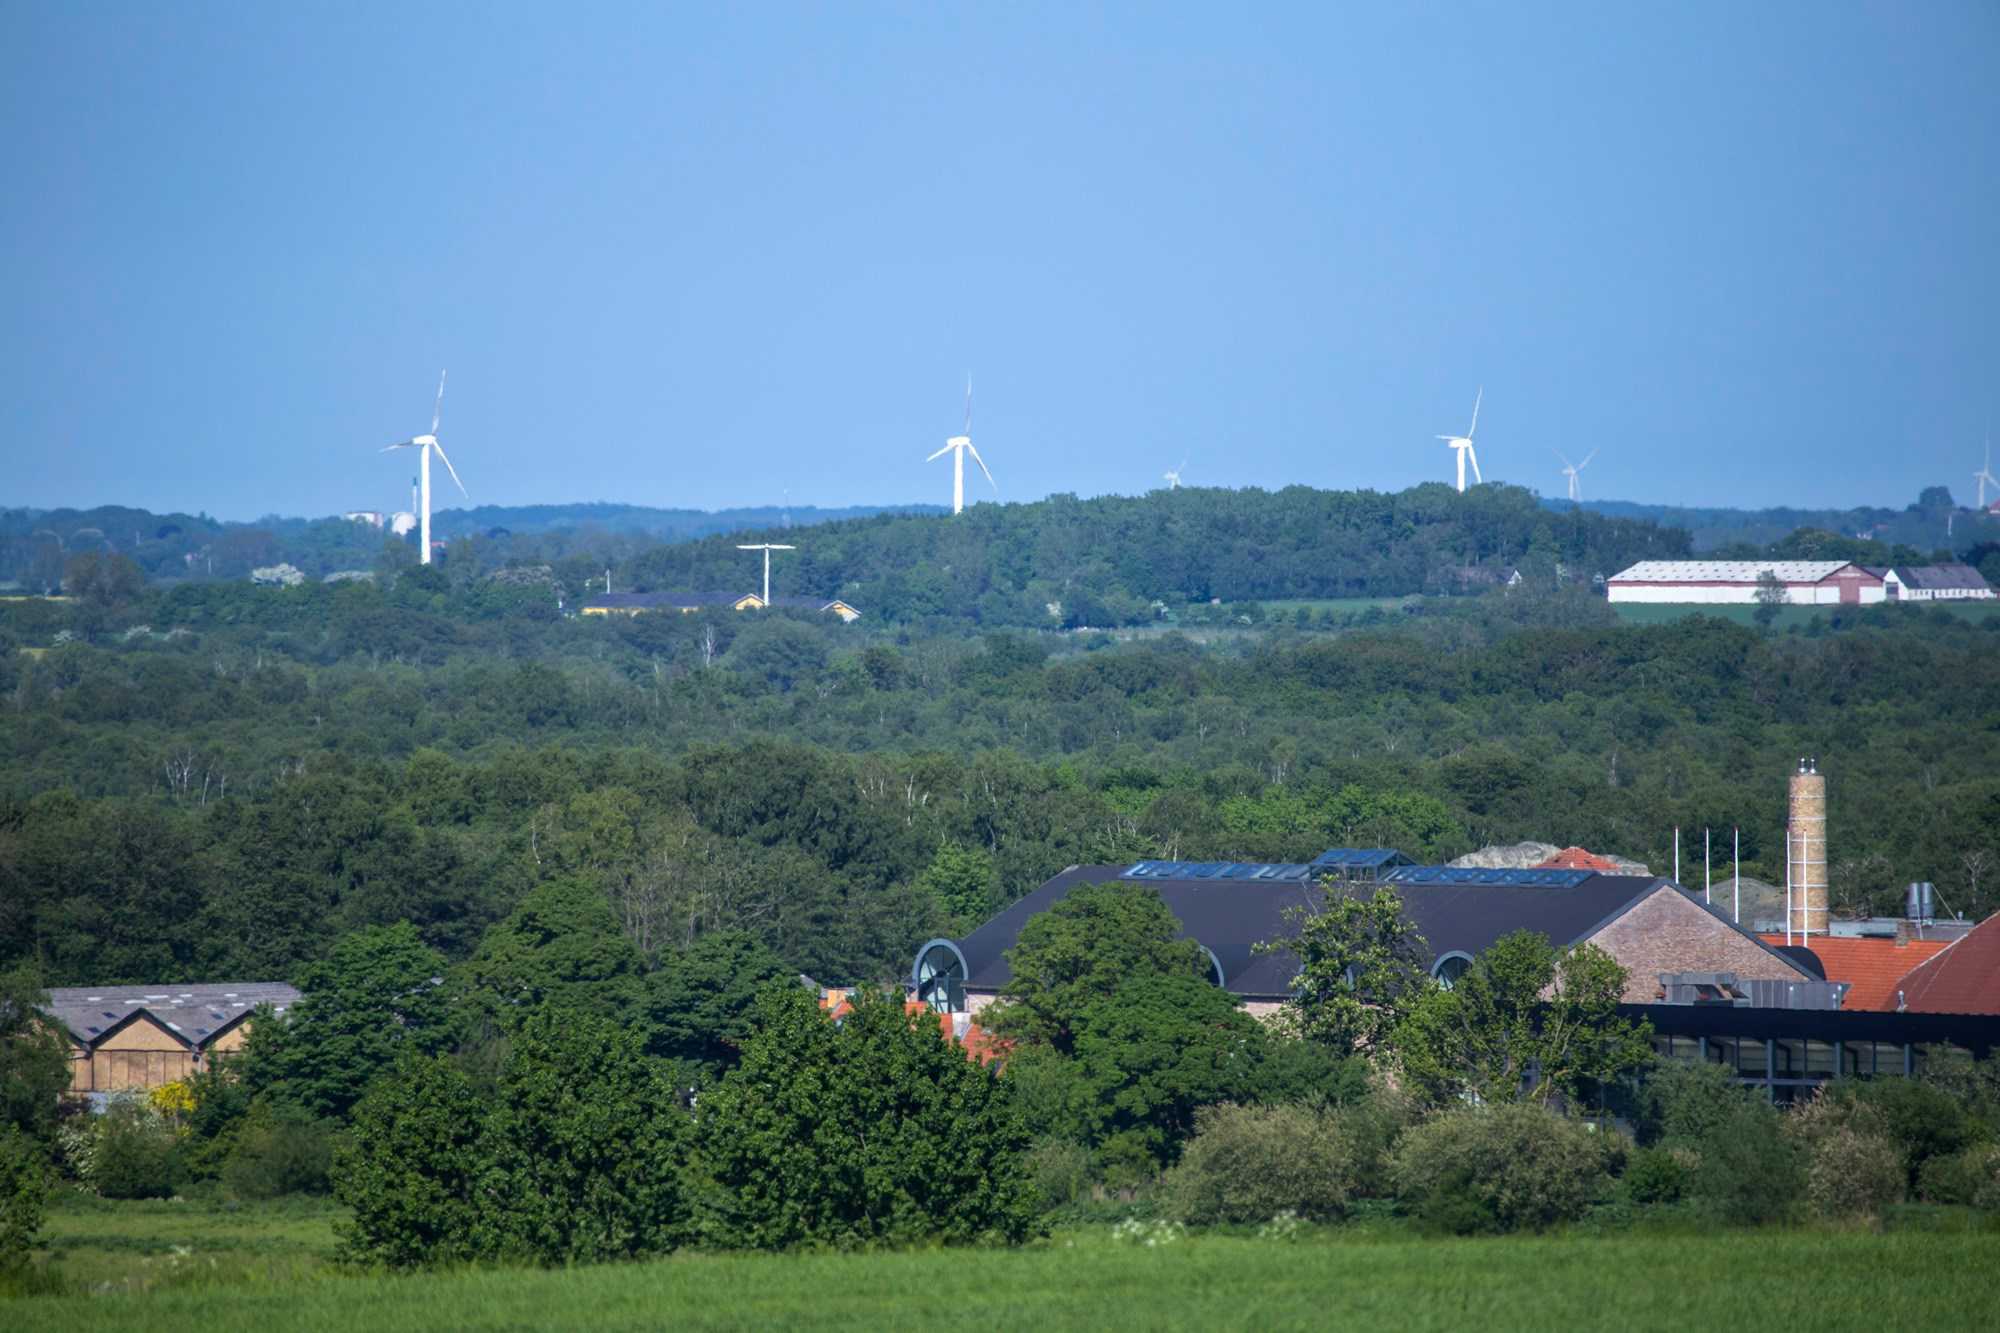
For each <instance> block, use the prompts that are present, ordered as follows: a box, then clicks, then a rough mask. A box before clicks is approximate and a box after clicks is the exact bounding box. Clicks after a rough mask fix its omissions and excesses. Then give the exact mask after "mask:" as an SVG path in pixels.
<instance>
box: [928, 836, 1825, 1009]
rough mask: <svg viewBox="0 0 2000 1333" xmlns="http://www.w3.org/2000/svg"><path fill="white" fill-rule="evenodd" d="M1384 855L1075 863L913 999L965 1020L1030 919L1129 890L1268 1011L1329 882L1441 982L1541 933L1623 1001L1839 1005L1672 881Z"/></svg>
mask: <svg viewBox="0 0 2000 1333" xmlns="http://www.w3.org/2000/svg"><path fill="white" fill-rule="evenodd" d="M1408 860H1409V858H1407V857H1404V856H1403V855H1402V854H1401V853H1399V852H1395V851H1391V850H1388V849H1374V848H1334V849H1332V850H1331V851H1328V852H1326V853H1324V854H1322V855H1321V856H1320V857H1318V858H1317V859H1315V860H1314V861H1313V862H1311V863H1307V864H1276V865H1271V864H1250V863H1241V862H1226V861H1139V862H1136V863H1134V864H1131V865H1099V866H1072V867H1071V868H1070V869H1068V870H1065V871H1063V872H1062V873H1061V874H1060V875H1057V876H1056V877H1055V878H1053V879H1051V880H1049V881H1048V882H1047V883H1045V884H1043V885H1042V886H1041V887H1040V888H1038V889H1036V890H1035V891H1034V892H1032V893H1030V894H1028V895H1027V896H1026V897H1025V898H1022V899H1021V900H1020V901H1019V902H1017V903H1015V904H1013V905H1012V906H1011V907H1009V908H1007V909H1006V910H1005V911H1003V912H1001V913H1000V914H999V915H998V916H995V917H994V918H993V919H991V920H990V921H988V922H986V923H985V924H984V925H982V926H980V927H979V928H978V929H977V930H974V931H972V932H971V933H970V934H968V935H966V936H964V937H963V938H962V939H957V940H950V939H934V940H931V941H928V942H927V943H926V944H925V945H924V946H923V947H922V948H921V949H919V950H918V951H917V956H916V959H915V962H914V964H913V965H912V968H911V974H910V984H911V987H912V988H913V991H914V994H915V998H917V999H919V1000H921V1001H923V1002H925V1003H928V1004H930V1005H932V1006H933V1007H934V1008H937V1009H940V1010H944V1011H947V1012H966V1013H974V1014H976V1013H977V1012H978V1011H979V1010H980V1009H982V1008H984V1007H985V1006H986V1005H987V1004H989V1003H991V1002H992V1001H993V999H994V998H995V997H996V996H997V995H998V994H999V992H1000V991H1001V989H1002V988H1003V987H1005V986H1006V984H1007V982H1008V981H1009V979H1010V978H1011V977H1012V975H1013V974H1012V972H1011V970H1010V969H1009V967H1008V965H1007V959H1006V953H1007V950H1009V949H1011V948H1012V947H1013V946H1014V943H1015V941H1016V940H1017V939H1018V938H1019V936H1020V933H1021V929H1022V927H1023V926H1025V925H1027V923H1028V920H1029V919H1030V918H1031V917H1033V916H1034V915H1035V914H1036V913H1038V912H1043V911H1046V910H1047V909H1048V908H1050V907H1052V906H1054V905H1055V904H1056V903H1058V902H1060V901H1061V900H1062V899H1063V898H1065V897H1067V896H1068V895H1069V894H1070V893H1071V892H1072V891H1073V890H1075V889H1076V888H1077V887H1078V886H1080V885H1085V884H1103V883H1128V884H1134V885H1144V886H1146V887H1148V888H1151V889H1154V890H1156V891H1157V892H1158V893H1159V895H1160V897H1161V898H1162V899H1163V900H1165V902H1166V904H1167V907H1168V908H1169V909H1170V910H1171V911H1172V912H1173V914H1174V915H1175V916H1176V917H1177V918H1179V920H1180V922H1181V924H1182V927H1183V928H1184V930H1185V933H1186V935H1187V937H1188V938H1191V939H1193V940H1194V941H1195V942H1196V943H1198V944H1200V945H1201V946H1202V948H1203V950H1204V951H1205V952H1206V953H1207V955H1208V959H1209V963H1210V966H1211V968H1212V970H1213V974H1214V978H1215V983H1216V984H1217V985H1218V986H1221V987H1223V988H1224V989H1226V990H1228V991H1230V992H1231V993H1232V994H1234V995H1237V996H1239V997H1240V998H1241V999H1242V1001H1243V1004H1244V1007H1245V1008H1246V1009H1248V1010H1249V1011H1250V1012H1252V1013H1256V1014H1260V1015H1268V1014H1271V1013H1275V1012H1276V1011H1277V1009H1278V1008H1279V1007H1280V1006H1281V1005H1282V1004H1283V1003H1284V1001H1285V999H1286V998H1287V997H1288V996H1289V995H1290V993H1291V988H1292V979H1293V977H1294V976H1295V975H1296V974H1297V972H1298V960H1297V958H1296V957H1294V956H1293V955H1292V954H1291V953H1289V952H1287V951H1285V950H1284V949H1282V948H1277V949H1273V950H1269V951H1265V950H1262V949H1260V947H1259V946H1260V945H1262V944H1264V943H1265V942H1266V941H1282V940H1283V939H1284V938H1285V937H1286V936H1288V935H1290V934H1292V933H1293V926H1292V923H1291V916H1290V914H1292V913H1295V912H1298V911H1311V910H1314V909H1316V908H1317V907H1318V906H1319V905H1320V904H1321V903H1322V902H1323V901H1324V895H1325V893H1326V891H1327V890H1326V889H1325V888H1324V887H1322V879H1323V878H1333V877H1338V878H1341V879H1345V880H1347V881H1348V882H1349V884H1350V885H1351V891H1353V892H1359V893H1364V894H1366V893H1372V892H1374V891H1375V890H1374V886H1375V885H1378V884H1379V885H1387V886H1389V887H1391V888H1393V889H1394V890H1395V892H1396V893H1397V894H1398V895H1399V896H1400V897H1401V898H1402V900H1403V905H1404V909H1405V911H1406V912H1407V913H1408V915H1409V917H1410V919H1411V921H1412V922H1413V923H1414V924H1415V926H1416V927H1417V929H1418V931H1419V932H1420V933H1421V934H1422V935H1423V937H1424V939H1425V941H1426V942H1427V944H1428V946H1429V951H1430V952H1429V957H1428V958H1427V959H1426V966H1428V967H1429V969H1430V971H1431V974H1432V975H1433V976H1435V977H1437V978H1438V979H1439V980H1440V981H1442V982H1445V983H1446V984H1449V983H1451V982H1452V981H1455V980H1456V979H1457V978H1458V977H1459V976H1460V975H1462V974H1463V973H1464V971H1465V969H1466V968H1467V967H1469V966H1470V965H1471V963H1472V960H1473V957H1474V956H1475V955H1477V954H1478V953H1479V952H1480V951H1481V950H1484V949H1485V948H1487V947H1488V946H1489V945H1491V944H1493V943H1494V941H1496V940H1498V939H1499V938H1500V937H1501V936H1503V935H1506V934H1508V933H1510V932H1512V931H1516V930H1532V931H1536V932H1538V933H1540V934H1543V935H1546V936H1547V937H1548V938H1549V940H1550V941H1551V942H1553V943H1554V944H1555V945H1557V946H1558V947H1568V946H1571V945H1576V944H1594V945H1597V946H1598V947H1599V948H1602V949H1604V950H1605V951H1606V952H1608V953H1610V954H1611V956H1612V957H1613V958H1615V959H1617V960H1618V962H1619V963H1620V964H1621V965H1623V966H1624V967H1625V969H1626V971H1627V972H1628V973H1629V974H1630V979H1629V982H1628V985H1627V989H1626V994H1625V999H1626V1001H1627V1002H1628V1003H1634V1004H1647V1003H1652V1002H1654V1001H1657V1000H1660V999H1662V998H1664V997H1665V996H1666V989H1667V987H1668V985H1669V984H1670V983H1669V982H1668V981H1667V980H1665V979H1663V978H1665V977H1678V976H1680V975H1682V974H1698V975H1703V976H1712V975H1717V974H1727V975H1728V976H1730V977H1731V979H1732V983H1733V984H1735V985H1738V986H1741V987H1745V988H1747V989H1750V990H1755V991H1757V992H1759V993H1760V994H1762V995H1764V997H1765V998H1771V987H1773V986H1775V987H1780V988H1789V991H1788V992H1787V993H1786V995H1785V996H1784V997H1783V998H1785V999H1789V1000H1790V1001H1791V1002H1801V1001H1803V1000H1804V999H1805V998H1806V997H1808V996H1810V997H1816V998H1817V1000H1818V1002H1820V1003H1823V1004H1837V1003H1838V995H1837V992H1835V991H1834V990H1832V989H1831V988H1829V986H1828V983H1827V982H1826V981H1825V979H1824V977H1823V976H1822V975H1821V974H1820V973H1819V971H1818V970H1817V968H1816V966H1815V964H1814V963H1813V961H1812V960H1811V959H1810V958H1809V957H1800V956H1797V955H1795V954H1793V953H1790V952H1787V951H1786V950H1783V949H1779V948H1773V947H1772V946H1770V945H1768V944H1766V943H1765V942H1764V941H1762V940H1760V939H1758V938H1757V937H1756V936H1755V935H1753V934H1751V933H1750V932H1749V931H1746V930H1743V929H1741V928H1740V927H1738V926H1736V925H1735V924H1734V923H1732V922H1730V921H1729V920H1728V919H1726V918H1725V917H1723V916H1722V915H1721V914H1719V913H1717V912H1715V911H1713V910H1711V909H1709V908H1707V907H1704V906H1703V905H1702V904H1701V903H1700V902H1699V901H1698V900H1697V899H1696V898H1695V897H1694V896H1692V895H1690V894H1689V893H1687V892H1686V891H1685V890H1683V889H1682V888H1680V886H1678V885H1677V884H1675V883H1674V882H1673V881H1672V880H1670V879H1667V878H1665V877H1662V876H1657V875H1611V874H1603V873H1600V872H1597V871H1594V870H1588V869H1573V870H1490V869H1467V868H1463V867H1456V866H1418V865H1410V864H1407V862H1408Z"/></svg>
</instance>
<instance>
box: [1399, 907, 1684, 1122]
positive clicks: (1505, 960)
mask: <svg viewBox="0 0 2000 1333" xmlns="http://www.w3.org/2000/svg"><path fill="white" fill-rule="evenodd" d="M1624 989H1625V969H1624V968H1622V967H1620V966H1619V965H1618V962H1617V960H1615V959H1613V958H1612V957H1611V955H1610V954H1608V953H1606V952H1604V950H1602V949H1599V948H1598V947H1597V946H1595V945H1591V944H1582V945H1577V946H1575V947H1574V948H1570V949H1564V950H1561V951H1558V950H1557V949H1556V948H1555V947H1554V946H1552V945H1551V944H1550V943H1549V940H1548V937H1547V936H1545V935H1540V934H1536V933H1534V932H1532V931H1526V930H1517V931H1515V932H1513V933H1512V934H1509V935H1505V936H1502V937H1501V938H1500V939H1499V940H1497V941H1495V942H1494V944H1493V945H1492V946H1491V947H1490V948H1488V949H1486V950H1485V951H1483V952H1482V953H1481V954H1480V955H1479V957H1478V958H1477V959H1475V960H1474V961H1473V963H1472V966H1471V967H1469V968H1467V969H1466V971H1465V972H1464V973H1463V974H1462V975H1461V976H1460V977H1459V978H1458V980H1457V982H1456V983H1455V984H1453V985H1452V987H1451V988H1450V989H1446V988H1444V987H1442V986H1439V987H1433V988H1432V989H1430V990H1429V991H1427V992H1426V993H1425V994H1424V995H1423V996H1422V998H1421V999H1419V1000H1418V1001H1417V1003H1416V1004H1415V1005H1414V1006H1413V1007H1412V1008H1411V1009H1410V1011H1409V1013H1408V1014H1407V1015H1406V1016H1405V1017H1404V1018H1403V1021H1402V1022H1401V1023H1400V1024H1399V1025H1398V1027H1397V1028H1396V1031H1395V1033H1394V1035H1393V1041H1394V1044H1395V1049H1396V1054H1397V1057H1398V1059H1399V1061H1400V1063H1401V1068H1402V1071H1403V1074H1404V1076H1405V1077H1406V1078H1407V1080H1408V1082H1409V1084H1410V1086H1411V1087H1412V1088H1413V1089H1414V1090H1416V1091H1417V1092H1418V1093H1419V1095H1421V1096H1423V1097H1424V1098H1425V1099H1426V1100H1429V1101H1431V1102H1433V1103H1437V1104H1443V1103H1449V1102H1454V1101H1459V1100H1464V1099H1468V1098H1476V1099H1478V1100H1481V1101H1488V1102H1495V1101H1515V1100H1521V1099H1530V1100H1535V1101H1548V1100H1550V1099H1552V1098H1556V1097H1561V1098H1563V1099H1565V1100H1567V1101H1570V1102H1572V1103H1575V1102H1579V1101H1582V1100H1584V1099H1586V1098H1588V1097H1589V1096H1590V1095H1591V1094H1592V1093H1594V1092H1596V1091H1597V1090H1598V1089H1599V1088H1600V1087H1601V1086H1602V1085H1603V1084H1604V1083H1606V1082H1609V1081H1610V1080H1612V1079H1614V1078H1617V1077H1618V1076H1619V1075H1621V1074H1624V1073H1627V1072H1629V1071H1631V1070H1634V1069H1637V1068H1640V1067H1642V1066H1644V1065H1645V1064H1647V1063H1649V1062H1650V1061H1651V1059H1652V1029H1651V1027H1650V1026H1649V1025H1647V1024H1644V1023H1633V1022H1630V1021H1629V1020H1626V1019H1622V1018H1620V1017H1619V1016H1618V1003H1619V999H1620V997H1621V996H1622V994H1623V992H1624Z"/></svg>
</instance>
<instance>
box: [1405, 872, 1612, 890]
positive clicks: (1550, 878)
mask: <svg viewBox="0 0 2000 1333" xmlns="http://www.w3.org/2000/svg"><path fill="white" fill-rule="evenodd" d="M1596 874H1597V872H1596V871H1594V870H1496V869H1489V868H1485V867H1474V866H1402V867H1400V868H1398V869H1395V870H1392V871H1390V872H1389V873H1388V874H1386V875H1384V876H1383V878H1384V879H1386V880H1388V881H1389V882H1390V883H1396V884H1511V885H1518V886H1527V887H1532V888H1549V889H1573V888H1575V887H1576V886H1577V885H1579V884H1581V883H1583V882H1584V881H1585V880H1587V879H1591V878H1593V877H1594V876H1595V875H1596Z"/></svg>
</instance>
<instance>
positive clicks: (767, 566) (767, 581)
mask: <svg viewBox="0 0 2000 1333" xmlns="http://www.w3.org/2000/svg"><path fill="white" fill-rule="evenodd" d="M736 549H737V550H739V551H762V552H763V553H764V605H765V606H767V607H768V606H769V605H770V604H771V552H773V551H796V550H798V549H799V548H798V547H796V546H780V545H778V544H777V543H775V542H757V543H755V544H753V545H750V546H740V545H739V546H738V547H737V548H736Z"/></svg>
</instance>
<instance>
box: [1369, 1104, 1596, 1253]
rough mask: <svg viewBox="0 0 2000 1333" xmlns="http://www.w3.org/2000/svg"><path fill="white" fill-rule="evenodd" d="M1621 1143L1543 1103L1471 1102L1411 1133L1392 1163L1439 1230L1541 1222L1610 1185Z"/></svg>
mask: <svg viewBox="0 0 2000 1333" xmlns="http://www.w3.org/2000/svg"><path fill="white" fill-rule="evenodd" d="M1616 1143H1617V1141H1616V1138H1615V1136H1611V1135H1605V1134H1600V1133H1597V1132H1595V1131H1594V1130H1593V1129H1592V1128H1591V1127H1589V1126H1587V1125H1584V1124H1582V1123H1580V1122H1578V1121H1574V1120H1568V1119H1565V1118H1563V1117H1560V1116H1557V1115H1554V1114H1552V1113H1551V1112H1549V1111H1546V1110H1543V1109H1542V1108H1540V1107H1537V1106H1533V1105H1527V1104H1520V1103H1515V1104H1506V1105H1498V1106H1482V1107H1473V1108H1469V1109H1465V1110H1459V1111H1452V1112H1448V1113H1446V1114H1444V1115H1440V1116H1437V1117H1436V1118H1434V1119H1432V1120H1429V1121H1427V1122H1425V1123H1424V1124H1421V1125H1418V1126H1417V1127H1416V1128H1415V1129H1412V1130H1411V1131H1410V1132H1409V1133H1407V1134H1405V1135H1404V1136H1403V1141H1402V1143H1401V1145H1400V1146H1399V1147H1398V1148H1397V1150H1396V1154H1395V1158H1394V1162H1393V1165H1392V1168H1391V1171H1392V1176H1393V1179H1394V1181H1395V1185H1396V1192H1397V1196H1398V1198H1400V1199H1401V1200H1402V1202H1403V1205H1404V1207H1406V1208H1407V1209H1409V1210H1410V1211H1411V1212H1413V1213H1415V1214H1416V1215H1417V1216H1418V1217H1419V1218H1421V1219H1422V1220H1423V1221H1424V1222H1425V1223H1426V1224H1427V1225H1430V1226H1432V1227H1435V1228H1437V1229H1439V1230H1443V1231H1450V1232H1455V1233H1458V1234H1469V1233H1474V1232H1484V1231H1518V1230H1541V1229H1543V1228H1546V1227H1551V1226H1555V1225H1557V1224H1559V1223H1562V1222H1570V1221H1574V1220H1575V1219H1577V1218H1579V1217H1581V1216H1583V1214H1584V1211H1585V1210H1586V1209H1588V1208H1589V1206H1590V1205H1591V1203H1592V1202H1593V1201H1594V1200H1596V1199H1597V1198H1598V1197H1599V1196H1601V1195H1602V1194H1603V1193H1604V1192H1605V1190H1606V1188H1607V1187H1608V1186H1609V1185H1610V1175H1609V1172H1608V1170H1607V1168H1608V1167H1609V1165H1610V1164H1611V1162H1612V1161H1613V1159H1614V1158H1615V1156H1616V1153H1617V1151H1618V1148H1617V1146H1616Z"/></svg>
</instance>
